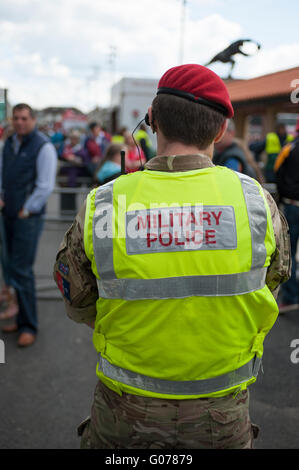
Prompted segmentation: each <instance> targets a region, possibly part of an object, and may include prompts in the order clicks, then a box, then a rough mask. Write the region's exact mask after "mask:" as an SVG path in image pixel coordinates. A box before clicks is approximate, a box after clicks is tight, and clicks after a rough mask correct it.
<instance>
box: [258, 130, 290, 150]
mask: <svg viewBox="0 0 299 470" xmlns="http://www.w3.org/2000/svg"><path fill="white" fill-rule="evenodd" d="M292 140H294V137H293V136H291V135H288V136H287V138H286V143H287V142H291V141H292ZM265 151H266V153H267V154H268V155H271V154H274V153H275V154H278V153H279V152H280V151H281V143H280V140H279V137H278V135H277V134H276V133H275V132H269V134H267V136H266V147H265Z"/></svg>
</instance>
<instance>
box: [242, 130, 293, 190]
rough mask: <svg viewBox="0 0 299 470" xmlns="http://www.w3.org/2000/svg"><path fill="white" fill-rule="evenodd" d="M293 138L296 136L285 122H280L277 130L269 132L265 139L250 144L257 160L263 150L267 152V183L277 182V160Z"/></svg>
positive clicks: (265, 170) (265, 171)
mask: <svg viewBox="0 0 299 470" xmlns="http://www.w3.org/2000/svg"><path fill="white" fill-rule="evenodd" d="M293 140H294V137H293V136H292V135H291V134H288V133H287V131H286V126H285V124H284V123H282V122H278V123H277V124H276V127H275V132H269V133H268V134H267V135H266V137H265V139H264V140H262V141H261V142H254V143H252V144H251V145H250V147H249V148H250V150H251V151H252V152H253V153H254V154H255V158H256V160H259V159H260V154H261V153H262V152H265V153H266V164H265V168H264V176H265V179H266V182H267V183H276V175H275V171H274V165H275V161H276V159H277V156H278V155H279V153H280V151H281V149H282V148H283V147H284V145H286V144H287V143H289V142H292V141H293Z"/></svg>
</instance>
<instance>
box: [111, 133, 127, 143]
mask: <svg viewBox="0 0 299 470" xmlns="http://www.w3.org/2000/svg"><path fill="white" fill-rule="evenodd" d="M111 142H112V143H114V144H123V143H124V142H125V138H124V136H123V135H113V136H112V137H111Z"/></svg>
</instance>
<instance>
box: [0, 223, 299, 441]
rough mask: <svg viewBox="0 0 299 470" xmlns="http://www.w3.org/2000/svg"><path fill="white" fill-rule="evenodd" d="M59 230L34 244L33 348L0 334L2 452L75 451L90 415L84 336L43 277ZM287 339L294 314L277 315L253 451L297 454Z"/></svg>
mask: <svg viewBox="0 0 299 470" xmlns="http://www.w3.org/2000/svg"><path fill="white" fill-rule="evenodd" d="M66 228H67V225H65V224H56V223H53V222H51V223H49V222H48V223H47V224H46V226H45V230H44V232H43V235H42V239H41V243H40V246H39V252H38V257H37V262H36V269H35V272H36V277H37V284H38V286H39V291H38V292H39V301H38V307H39V320H40V332H39V335H38V339H37V342H36V343H35V345H34V346H32V347H30V348H27V349H19V348H17V346H16V340H17V336H16V334H12V335H3V334H0V337H1V338H2V339H4V342H5V355H6V363H5V364H0V401H1V408H0V448H2V449H77V448H79V439H78V438H77V436H76V427H77V425H78V424H79V423H80V421H81V420H82V419H84V418H85V417H86V416H87V415H88V414H89V412H90V407H91V403H92V399H93V390H94V388H95V385H96V382H97V378H96V374H95V368H96V353H95V350H94V349H93V345H92V330H91V329H89V328H88V327H86V326H84V325H78V324H75V323H74V322H72V321H71V320H69V319H68V318H67V316H66V315H65V312H64V307H63V303H62V301H61V300H55V298H54V297H55V296H57V294H59V293H58V291H57V290H56V289H55V288H54V283H53V281H52V279H51V270H52V266H53V262H54V257H55V252H56V250H57V247H58V245H59V242H60V240H61V239H62V235H63V232H64V231H65V230H66ZM40 288H42V289H40ZM2 324H4V322H2ZM0 326H2V325H0ZM295 338H298V339H299V312H298V311H297V312H292V313H290V314H287V315H285V316H283V317H282V316H281V317H279V319H278V321H277V323H276V324H275V326H274V328H273V330H272V331H271V333H270V335H269V336H268V338H267V339H266V342H265V353H264V359H263V366H264V375H263V374H261V373H260V375H259V377H258V382H257V384H255V385H253V386H251V388H250V391H251V418H252V421H253V422H254V423H256V424H258V425H259V426H260V428H261V432H260V436H259V438H258V440H257V442H256V448H258V449H296V448H299V363H298V364H293V363H292V362H291V360H290V355H291V352H292V349H291V347H290V344H291V341H292V340H293V339H295ZM298 356H299V354H298Z"/></svg>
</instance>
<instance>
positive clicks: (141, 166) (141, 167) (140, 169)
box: [132, 113, 147, 171]
mask: <svg viewBox="0 0 299 470" xmlns="http://www.w3.org/2000/svg"><path fill="white" fill-rule="evenodd" d="M146 114H147V113H146ZM145 119H146V115H145V117H144V118H143V119H141V121H140V122H138V124H137V126H136V127H135V129H134V130H133V132H132V139H133V140H134V144H135V145H136V147H137V151H138V156H139V162H140V168H139V171H142V170H144V168H143V165H142V160H141V155H140V149H139V146H138V144H137V142H136V140H135V138H134V132H136V130H137V128H138V127H139V126H140V124H141V123H142V122H143V121H145ZM145 122H146V121H145Z"/></svg>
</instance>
